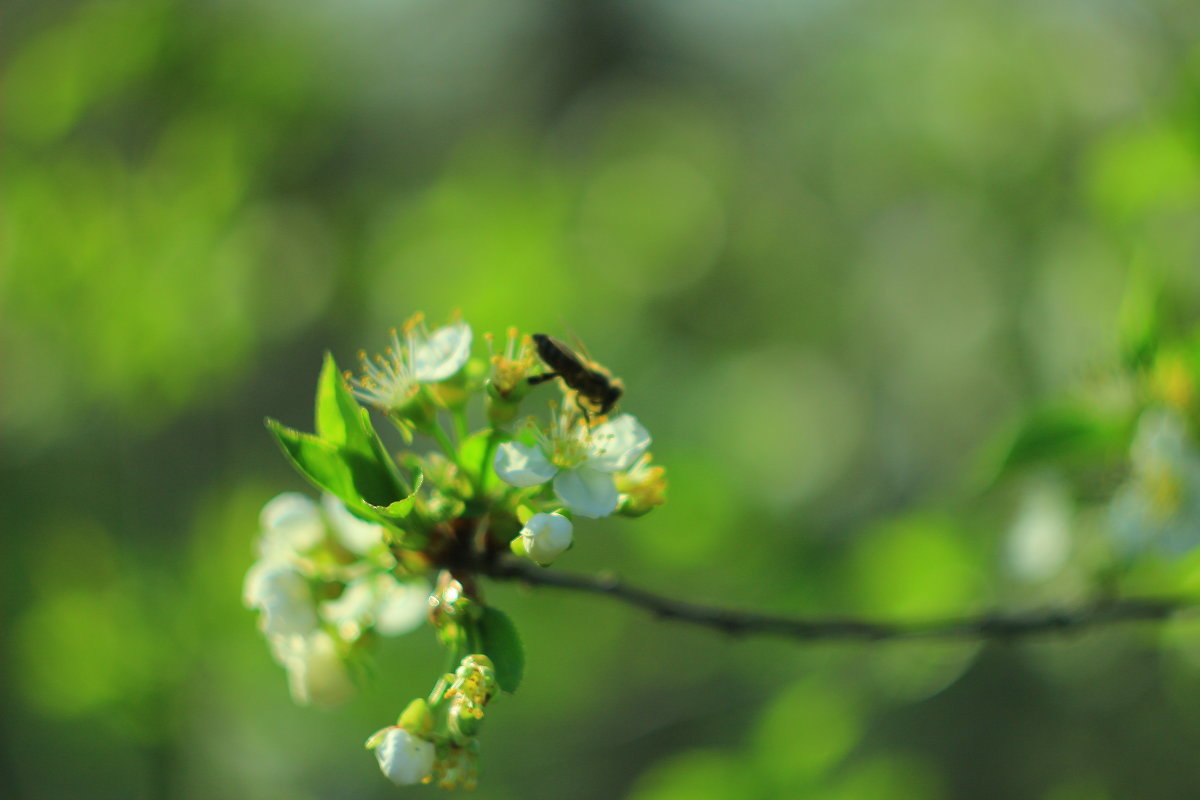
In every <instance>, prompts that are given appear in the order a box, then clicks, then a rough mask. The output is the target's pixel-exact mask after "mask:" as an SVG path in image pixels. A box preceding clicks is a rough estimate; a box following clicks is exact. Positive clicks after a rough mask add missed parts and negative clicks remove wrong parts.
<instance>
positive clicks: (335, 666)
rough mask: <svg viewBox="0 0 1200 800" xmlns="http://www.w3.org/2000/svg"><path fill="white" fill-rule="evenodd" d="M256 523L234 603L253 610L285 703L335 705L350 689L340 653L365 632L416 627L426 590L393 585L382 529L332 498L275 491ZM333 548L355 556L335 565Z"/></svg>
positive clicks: (424, 605) (423, 585)
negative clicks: (253, 557) (288, 697)
mask: <svg viewBox="0 0 1200 800" xmlns="http://www.w3.org/2000/svg"><path fill="white" fill-rule="evenodd" d="M260 522H261V524H262V529H261V532H260V536H259V546H258V551H259V558H258V560H257V561H255V562H254V564H252V565H251V567H250V569H249V570H248V571H247V572H246V578H245V581H244V583H243V587H242V599H243V602H244V603H245V605H246V606H247V607H248V608H252V609H255V610H257V611H258V612H259V629H260V630H261V631H262V633H263V636H264V637H266V639H267V643H268V645H269V646H270V649H271V653H272V655H273V656H274V657H275V660H276V661H277V662H279V664H280V665H281V666H282V667H283V668H284V669H286V670H287V673H288V686H289V687H290V689H291V693H292V698H293V699H294V700H295V701H296V702H297V703H300V704H302V705H308V704H310V703H315V704H318V705H334V704H337V703H340V702H342V701H344V700H346V699H348V698H349V697H350V696H351V695H352V694H353V690H354V687H353V684H352V682H351V680H350V673H349V670H348V669H347V666H346V660H345V655H346V651H347V649H348V648H349V646H350V645H351V644H352V643H353V642H354V641H355V640H357V639H358V638H359V636H360V635H361V634H362V633H363V631H365V630H366V629H367V628H372V627H373V628H374V629H375V630H377V631H378V632H379V633H381V634H383V635H385V636H394V635H397V634H400V633H405V632H407V631H410V630H412V629H413V628H415V627H417V626H418V625H420V624H421V622H422V621H423V620H424V618H425V614H426V611H427V609H428V601H427V598H428V595H429V586H428V584H427V583H425V582H424V581H415V582H412V583H402V582H400V581H398V580H396V578H395V577H393V576H392V575H391V574H390V572H388V570H389V569H390V568H391V567H393V566H394V565H395V561H394V560H393V559H392V556H391V554H390V553H389V552H388V550H387V546H386V543H385V540H384V531H383V528H382V527H381V526H379V525H374V524H371V523H368V522H364V521H362V520H360V519H358V518H357V517H355V516H354V515H353V514H351V513H350V512H349V511H347V510H346V508H345V506H344V505H342V503H341V502H340V501H338V500H337V499H336V498H333V497H331V496H326V497H325V498H324V499H323V501H322V504H320V505H318V504H317V503H316V502H314V501H313V500H311V499H309V498H308V497H306V496H304V495H302V494H298V493H295V492H289V493H286V494H281V495H279V496H278V497H276V498H274V499H273V500H271V501H270V502H268V503H267V504H266V506H265V507H264V508H263V510H262V514H261V515H260ZM335 542H336V543H337V545H340V546H341V548H344V550H339V549H338V548H337V547H336V546H334V543H335ZM331 547H332V548H333V549H330V548H331ZM335 550H336V551H338V552H341V553H342V556H341V558H342V560H343V561H344V559H345V551H349V552H350V553H353V554H355V555H357V556H360V559H359V560H358V561H355V562H353V563H351V564H341V563H340V562H339V561H338V560H337V558H336V557H335V556H334V551H335ZM331 583H332V584H333V585H334V586H338V585H341V584H344V589H343V590H342V593H341V595H340V596H339V597H338V598H337V599H336V600H327V601H324V602H318V600H317V596H318V595H319V594H323V593H324V591H325V590H326V589H327V588H328V585H329V584H331ZM323 623H325V624H323Z"/></svg>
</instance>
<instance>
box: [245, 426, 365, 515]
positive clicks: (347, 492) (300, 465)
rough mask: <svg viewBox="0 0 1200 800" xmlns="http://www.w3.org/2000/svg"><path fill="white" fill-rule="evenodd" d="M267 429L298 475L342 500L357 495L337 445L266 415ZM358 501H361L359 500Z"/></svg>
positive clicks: (354, 497) (347, 499) (347, 500)
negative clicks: (294, 428)
mask: <svg viewBox="0 0 1200 800" xmlns="http://www.w3.org/2000/svg"><path fill="white" fill-rule="evenodd" d="M267 429H268V430H270V431H271V433H272V434H273V435H274V436H275V441H277V442H279V446H280V447H281V448H282V449H283V454H284V455H285V456H287V458H288V460H289V461H291V462H292V466H294V467H295V468H296V469H297V470H298V471H299V472H300V474H301V475H303V476H304V477H306V478H308V480H309V481H311V482H312V483H313V485H315V486H316V487H317V488H318V489H324V490H325V491H327V492H330V493H332V494H334V495H336V496H337V497H339V498H340V499H341V500H343V501H345V502H347V503H348V502H350V500H351V499H356V498H357V496H358V495H357V492H356V491H355V489H354V478H353V476H352V474H351V472H350V470H349V468H348V467H347V466H346V462H345V461H344V460H343V458H342V453H341V451H340V450H339V449H338V447H337V446H335V445H333V444H330V443H329V442H327V441H324V440H323V439H318V438H317V437H316V436H313V435H312V434H311V433H301V432H300V431H297V430H293V429H292V428H289V427H287V426H286V425H283V424H282V423H280V422H279V421H278V420H274V419H269V418H268V419H267ZM358 502H360V503H361V500H359V501H358Z"/></svg>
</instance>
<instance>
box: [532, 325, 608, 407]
mask: <svg viewBox="0 0 1200 800" xmlns="http://www.w3.org/2000/svg"><path fill="white" fill-rule="evenodd" d="M533 343H534V344H535V345H536V346H537V353H538V356H540V357H541V359H542V361H544V362H545V364H546V366H547V367H549V368H550V370H551V371H550V372H543V373H542V374H541V375H533V376H531V377H530V378H529V382H530V383H531V384H534V385H536V384H539V383H543V382H544V381H549V380H553V379H555V378H562V382H563V383H565V384H566V385H567V386H568V387H570V388H571V389H574V390H575V393H576V397H575V402H576V403H578V404H579V409H580V410H581V411H583V415H584V417H586V418H587V419H588V420H589V421H590V420H591V414H596V415H597V416H601V417H602V416H604V415H605V414H607V413H608V412H609V411H611V410H612V407H613V406H615V405H616V404H617V401H618V400H620V399H621V395H622V394H623V393H624V392H625V384H623V383H621V379H620V378H614V377H613V376H612V373H610V372H609V371H608V370H606V369H605V368H604V367H602V366H600V365H599V364H597V363H596V362H595V361H587V360H585V359H583V358H580V357H579V354H578V353H576V352H575V351H573V350H572V349H571V348H569V347H567V346H566V345H565V344H563V343H562V342H560V341H559V340H558V339H555V338H554V337H553V336H547V335H546V334H544V333H535V334H534V335H533Z"/></svg>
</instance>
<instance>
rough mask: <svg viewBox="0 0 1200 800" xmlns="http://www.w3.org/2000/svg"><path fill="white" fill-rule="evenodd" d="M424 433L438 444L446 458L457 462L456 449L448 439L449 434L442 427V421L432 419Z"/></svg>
mask: <svg viewBox="0 0 1200 800" xmlns="http://www.w3.org/2000/svg"><path fill="white" fill-rule="evenodd" d="M426 433H428V434H429V435H430V436H432V437H433V438H434V441H436V442H437V443H438V446H439V447H441V448H442V451H443V452H445V454H446V458H448V459H450V460H451V461H453V462H454V463H455V464H457V463H458V449H457V448H456V447H455V446H454V442H452V441H451V440H450V434H448V433H446V429H445V428H443V427H442V423H441V422H440V421H438V420H437V419H434V420H433V422H432V424H430V425H429V427H428V428H427V429H426Z"/></svg>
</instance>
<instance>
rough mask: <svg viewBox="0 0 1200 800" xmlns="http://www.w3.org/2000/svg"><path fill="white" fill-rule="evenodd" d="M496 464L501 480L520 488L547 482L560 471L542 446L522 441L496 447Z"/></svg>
mask: <svg viewBox="0 0 1200 800" xmlns="http://www.w3.org/2000/svg"><path fill="white" fill-rule="evenodd" d="M494 466H495V468H496V474H497V475H499V476H500V480H502V481H504V482H505V483H507V484H508V485H509V486H517V487H520V488H524V487H526V486H537V485H538V484H542V483H545V482H546V481H548V480H550V479H551V478H553V477H554V476H555V474H557V472H558V467H556V466H554V465H553V464H551V463H550V461H549V459H547V458H546V455H545V453H543V452H542V451H541V448H539V447H531V446H529V445H525V444H521V443H520V442H505V443H504V444H502V445H500V446H499V447H498V448H496V460H495V462H494Z"/></svg>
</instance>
